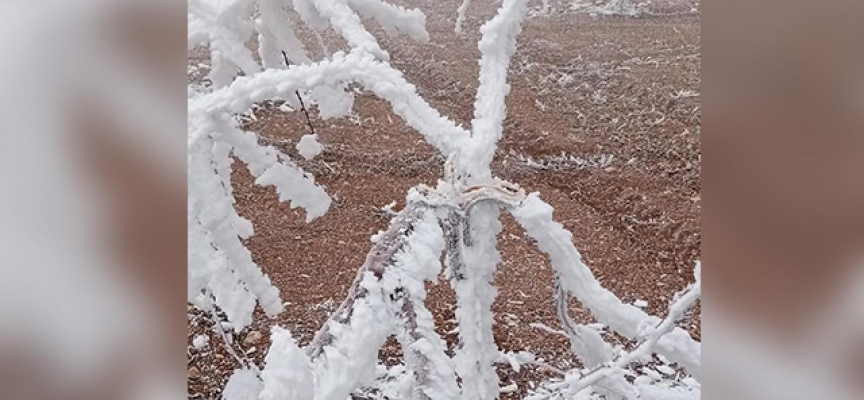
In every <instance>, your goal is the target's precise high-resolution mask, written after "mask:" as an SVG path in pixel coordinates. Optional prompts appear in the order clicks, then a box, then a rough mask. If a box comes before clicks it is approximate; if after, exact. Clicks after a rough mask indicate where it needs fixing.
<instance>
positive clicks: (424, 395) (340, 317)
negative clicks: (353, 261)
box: [307, 202, 459, 400]
mask: <svg viewBox="0 0 864 400" xmlns="http://www.w3.org/2000/svg"><path fill="white" fill-rule="evenodd" d="M443 248H444V240H443V233H442V232H441V228H440V227H439V224H438V219H437V217H436V216H435V213H434V212H433V211H432V210H431V209H429V208H428V207H427V206H426V205H424V204H420V203H415V202H409V205H408V206H407V207H406V209H405V210H403V211H402V212H400V213H399V215H398V216H397V217H396V218H394V220H393V221H392V222H391V225H390V227H389V229H388V230H387V231H386V232H384V233H382V234H380V235H379V236H378V237H377V238H376V243H375V245H374V246H373V248H372V250H371V251H370V252H369V255H368V256H367V257H366V262H365V263H364V264H363V267H362V268H361V269H360V272H359V273H358V275H357V278H356V279H355V281H354V283H353V285H352V286H351V289H350V290H349V294H348V297H347V298H346V299H345V301H344V302H343V303H342V304H341V305H340V307H339V308H338V309H337V310H336V312H334V313H333V315H331V316H330V318H329V319H328V321H327V322H326V323H325V325H324V326H323V327H322V329H321V330H320V331H319V332H318V333H317V334H316V335H315V338H314V339H313V341H312V343H311V344H310V345H309V347H308V348H307V354H308V355H309V356H310V358H311V359H312V360H313V362H314V363H316V369H315V370H316V376H318V381H317V383H316V385H317V387H318V392H317V393H325V394H328V393H331V394H332V396H333V397H332V398H334V399H337V398H340V397H338V396H342V397H341V398H342V399H344V398H345V396H347V394H348V391H350V390H353V389H355V388H356V387H357V385H358V384H359V383H362V382H363V381H362V380H352V378H351V377H352V376H357V375H358V374H365V372H366V371H374V368H373V367H374V365H375V364H376V363H377V359H378V356H377V354H378V348H380V347H381V345H382V344H383V342H384V339H386V338H387V336H388V335H390V334H391V333H394V332H395V333H397V338H398V339H399V341H400V343H402V345H403V350H404V352H405V355H406V356H405V357H406V366H407V367H408V368H409V369H410V370H411V371H412V372H413V374H414V391H413V397H412V399H417V400H423V399H452V398H457V397H458V393H459V390H458V386H457V384H456V376H455V374H454V372H453V368H452V366H451V365H450V358H449V357H448V356H447V355H446V353H444V348H445V346H444V341H443V340H442V339H441V338H440V337H439V336H438V335H437V334H436V333H435V330H434V321H433V319H432V314H431V313H430V312H429V311H428V310H427V309H426V307H425V306H424V305H423V302H424V300H425V298H426V289H425V287H424V283H425V281H429V280H435V279H436V278H437V276H438V273H439V272H440V269H441V268H440V262H439V257H440V254H441V252H442V250H443ZM397 327H401V329H397ZM348 371H351V372H350V373H346V372H348ZM346 375H347V376H346ZM325 398H329V397H325Z"/></svg>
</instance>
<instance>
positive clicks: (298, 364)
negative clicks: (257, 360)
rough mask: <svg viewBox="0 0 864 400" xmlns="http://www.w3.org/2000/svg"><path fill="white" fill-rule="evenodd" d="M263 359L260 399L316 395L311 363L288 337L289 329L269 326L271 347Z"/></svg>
mask: <svg viewBox="0 0 864 400" xmlns="http://www.w3.org/2000/svg"><path fill="white" fill-rule="evenodd" d="M264 363H265V367H264V369H263V370H262V371H261V379H262V380H263V381H264V384H263V389H262V390H261V393H260V395H259V397H258V398H259V399H260V400H307V399H312V398H314V397H315V391H314V390H315V379H314V376H313V375H312V365H311V363H310V361H309V358H308V357H306V354H305V353H304V352H303V351H302V350H300V348H299V347H298V346H297V342H296V341H295V340H294V338H293V337H291V332H288V331H287V330H285V329H283V328H280V327H274V328H273V329H272V330H271V332H270V349H268V350H267V357H266V358H265V359H264Z"/></svg>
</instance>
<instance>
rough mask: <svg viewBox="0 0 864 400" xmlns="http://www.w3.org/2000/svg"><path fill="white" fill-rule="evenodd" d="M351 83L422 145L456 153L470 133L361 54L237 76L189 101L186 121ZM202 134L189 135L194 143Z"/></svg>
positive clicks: (397, 75) (383, 66)
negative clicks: (380, 102)
mask: <svg viewBox="0 0 864 400" xmlns="http://www.w3.org/2000/svg"><path fill="white" fill-rule="evenodd" d="M349 81H354V82H357V83H360V84H361V85H363V86H364V87H365V88H366V89H368V90H370V91H372V92H373V93H375V94H376V95H377V96H378V97H380V98H382V99H385V100H387V101H389V102H390V104H391V105H392V106H393V111H394V112H395V113H396V114H397V115H399V116H400V117H402V118H403V119H405V122H406V123H407V124H408V125H409V126H411V127H412V128H414V129H416V130H417V131H418V132H420V133H421V134H422V135H423V136H424V137H425V138H426V140H427V141H428V142H429V143H430V144H432V145H433V146H435V147H436V148H438V149H439V150H440V151H441V152H442V153H443V154H445V155H449V154H452V153H454V152H455V151H456V150H458V149H459V148H460V144H461V143H462V142H463V141H464V140H465V139H466V138H467V137H468V132H467V131H466V130H465V129H463V128H461V127H459V126H458V125H456V124H455V123H454V122H453V121H452V120H450V119H448V118H446V117H444V116H442V115H441V114H440V113H439V112H438V111H437V110H435V109H434V108H432V107H431V106H430V105H429V103H427V102H426V101H425V100H423V98H422V97H420V96H419V95H418V94H417V89H416V87H415V86H414V85H412V84H409V83H408V82H407V81H406V80H405V78H404V77H403V76H402V73H401V72H399V71H397V70H395V69H393V68H392V67H391V66H390V65H389V64H386V63H384V62H381V61H378V60H375V59H374V58H373V57H371V56H369V55H368V54H366V53H362V52H351V53H348V54H344V53H336V54H334V55H333V56H332V58H331V59H328V60H324V61H320V62H318V63H315V64H309V65H295V66H291V67H290V68H288V69H284V70H275V69H271V70H267V71H264V72H262V73H259V74H256V75H254V76H251V77H240V78H237V80H235V81H234V83H232V84H231V85H230V86H228V87H225V88H222V89H219V90H216V91H214V92H213V93H209V94H206V95H204V96H201V97H200V98H197V99H195V100H192V101H190V104H189V118H207V116H208V115H214V114H218V113H240V112H243V111H246V110H247V109H249V108H250V107H252V105H253V104H255V103H257V102H261V101H264V100H269V99H274V98H283V99H284V98H288V97H291V96H294V94H295V91H297V90H305V89H312V88H315V87H319V86H322V85H325V86H326V85H336V84H339V83H342V82H349ZM205 133H206V131H198V132H190V139H189V140H190V141H192V142H194V141H195V140H197V139H198V138H200V137H201V136H202V135H203V134H205Z"/></svg>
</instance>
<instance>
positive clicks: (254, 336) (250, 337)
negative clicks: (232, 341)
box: [243, 331, 264, 346]
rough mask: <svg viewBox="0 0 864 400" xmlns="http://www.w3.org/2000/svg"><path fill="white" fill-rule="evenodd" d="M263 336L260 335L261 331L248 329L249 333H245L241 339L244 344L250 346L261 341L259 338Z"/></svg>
mask: <svg viewBox="0 0 864 400" xmlns="http://www.w3.org/2000/svg"><path fill="white" fill-rule="evenodd" d="M263 337H264V335H262V334H261V332H258V331H250V332H249V333H247V334H246V338H245V339H243V344H244V345H246V346H252V345H255V344H258V343H260V342H261V339H262V338H263Z"/></svg>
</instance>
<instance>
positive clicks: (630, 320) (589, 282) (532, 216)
mask: <svg viewBox="0 0 864 400" xmlns="http://www.w3.org/2000/svg"><path fill="white" fill-rule="evenodd" d="M552 211H553V210H552V206H550V205H549V204H547V203H546V202H544V201H543V200H541V199H540V197H539V196H538V195H537V193H533V194H531V195H529V196H528V197H527V198H526V199H525V201H523V203H522V205H521V206H519V207H517V208H515V209H513V210H511V213H512V214H513V216H514V217H516V220H517V221H518V222H519V224H520V225H521V226H522V227H523V228H524V229H525V231H526V232H527V233H528V235H529V236H531V237H532V238H534V239H535V240H537V243H538V245H539V246H540V249H541V250H543V252H545V253H546V254H547V255H549V259H550V261H551V262H552V267H553V268H554V269H555V272H556V273H557V274H558V276H559V277H560V283H561V285H562V287H563V288H564V289H566V290H567V291H568V292H570V293H571V294H573V295H575V296H577V297H578V298H579V301H580V302H582V304H583V305H584V306H585V307H587V308H588V309H589V310H591V313H592V314H593V315H594V316H595V317H596V318H597V320H598V322H600V323H602V324H605V325H607V326H609V327H610V328H612V329H614V330H615V331H616V332H618V333H620V334H621V335H623V336H625V337H627V338H630V339H637V338H639V335H640V331H639V328H640V326H642V324H645V323H649V324H652V323H657V322H659V319H658V318H657V317H653V316H649V315H648V314H646V313H645V312H644V311H642V310H641V309H639V308H637V307H634V306H632V305H629V304H625V303H623V302H622V301H621V299H619V298H618V297H617V296H615V294H613V293H612V292H611V291H609V290H608V289H606V288H604V287H603V286H601V285H600V282H598V281H597V279H596V278H595V277H594V274H593V273H592V272H591V270H590V269H589V268H588V266H586V265H585V263H583V262H582V256H581V255H580V254H579V251H578V250H576V247H575V246H574V245H573V241H572V236H573V235H572V234H571V233H570V232H568V231H567V230H566V229H564V227H563V226H562V225H561V224H560V223H558V222H555V220H554V219H553V218H552ZM657 351H658V352H659V353H660V354H662V355H664V356H666V357H667V358H669V360H671V361H674V362H677V363H679V364H680V365H682V366H683V367H684V368H686V369H687V371H688V372H690V374H692V375H693V376H694V377H695V378H696V379H699V373H700V370H701V359H700V356H701V347H700V344H699V343H698V342H696V341H694V340H693V338H691V337H690V335H689V334H688V333H687V332H686V331H684V330H683V329H680V328H676V329H674V330H673V331H672V332H670V333H669V334H668V335H665V336H664V337H663V338H662V339H660V340H659V342H658V343H657Z"/></svg>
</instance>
